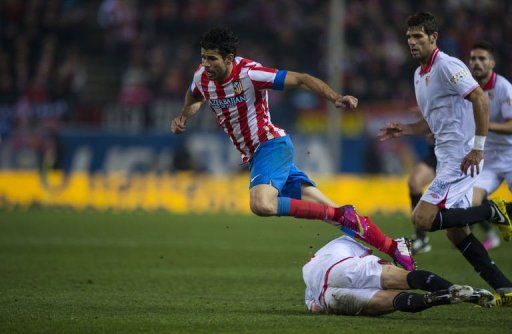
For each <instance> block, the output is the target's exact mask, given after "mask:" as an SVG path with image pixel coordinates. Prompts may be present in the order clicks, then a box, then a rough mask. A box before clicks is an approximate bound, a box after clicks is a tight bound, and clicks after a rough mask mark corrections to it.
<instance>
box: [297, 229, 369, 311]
mask: <svg viewBox="0 0 512 334" xmlns="http://www.w3.org/2000/svg"><path fill="white" fill-rule="evenodd" d="M369 253H371V250H370V249H369V248H366V247H365V246H363V245H361V244H360V243H358V242H357V241H355V240H354V239H352V238H350V237H348V236H342V237H339V238H337V239H334V240H332V241H331V242H329V243H328V244H327V245H325V246H323V247H322V248H320V249H319V250H318V251H317V252H316V253H315V255H314V256H313V257H312V258H311V260H309V262H308V263H306V264H305V265H304V267H302V277H303V279H304V283H306V292H305V302H306V306H307V307H308V309H309V310H311V308H312V305H313V303H315V304H316V305H318V306H320V307H321V308H322V307H323V301H321V300H320V294H321V293H322V289H323V286H324V278H325V274H326V272H327V270H329V268H330V267H332V265H334V264H335V263H336V262H340V261H341V260H343V259H348V258H351V257H362V256H366V255H368V254H369Z"/></svg>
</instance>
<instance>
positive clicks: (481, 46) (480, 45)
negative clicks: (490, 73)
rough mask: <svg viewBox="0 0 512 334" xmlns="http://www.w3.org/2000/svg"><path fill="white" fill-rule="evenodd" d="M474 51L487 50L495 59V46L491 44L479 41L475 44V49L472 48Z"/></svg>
mask: <svg viewBox="0 0 512 334" xmlns="http://www.w3.org/2000/svg"><path fill="white" fill-rule="evenodd" d="M474 49H482V50H485V51H487V52H489V54H490V55H491V57H494V51H495V49H494V44H492V43H491V42H487V41H478V42H476V43H475V44H473V47H472V48H471V50H474Z"/></svg>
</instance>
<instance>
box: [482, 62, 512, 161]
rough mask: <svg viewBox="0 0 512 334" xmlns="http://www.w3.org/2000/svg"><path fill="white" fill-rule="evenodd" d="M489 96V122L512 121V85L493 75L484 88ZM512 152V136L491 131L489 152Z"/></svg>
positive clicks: (486, 147)
mask: <svg viewBox="0 0 512 334" xmlns="http://www.w3.org/2000/svg"><path fill="white" fill-rule="evenodd" d="M483 89H484V91H485V92H486V93H487V95H488V96H489V121H490V122H493V123H505V122H507V121H509V120H511V119H512V85H511V84H510V82H508V80H507V79H505V78H504V77H502V76H501V75H499V74H496V73H494V72H493V73H492V75H491V78H490V79H489V81H488V82H487V84H486V85H485V86H484V87H483ZM498 150H499V151H501V152H503V151H504V150H507V151H511V150H512V135H505V134H499V133H496V132H493V131H489V133H488V134H487V140H486V141H485V150H484V152H487V151H498Z"/></svg>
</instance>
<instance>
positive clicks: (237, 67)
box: [220, 58, 240, 85]
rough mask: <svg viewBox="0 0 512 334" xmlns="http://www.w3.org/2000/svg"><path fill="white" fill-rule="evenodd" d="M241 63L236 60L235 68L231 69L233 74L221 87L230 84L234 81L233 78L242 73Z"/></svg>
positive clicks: (230, 74)
mask: <svg viewBox="0 0 512 334" xmlns="http://www.w3.org/2000/svg"><path fill="white" fill-rule="evenodd" d="M239 65H240V62H239V61H237V60H236V58H235V60H234V61H233V68H232V69H231V73H229V75H228V77H227V78H226V79H224V80H223V81H222V82H221V83H220V84H221V85H224V84H226V83H228V82H230V81H231V80H233V78H234V77H235V76H236V75H238V74H239V73H240V66H239Z"/></svg>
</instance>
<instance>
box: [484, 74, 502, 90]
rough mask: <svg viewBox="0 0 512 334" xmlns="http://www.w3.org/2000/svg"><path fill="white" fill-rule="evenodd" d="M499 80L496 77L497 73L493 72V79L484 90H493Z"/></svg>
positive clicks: (491, 78) (490, 79)
mask: <svg viewBox="0 0 512 334" xmlns="http://www.w3.org/2000/svg"><path fill="white" fill-rule="evenodd" d="M497 78H498V76H497V75H496V73H495V72H494V71H493V72H492V73H491V77H490V78H489V80H488V81H487V83H486V84H485V85H484V86H483V87H482V89H483V90H491V89H493V88H494V86H495V85H496V79H497Z"/></svg>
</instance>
